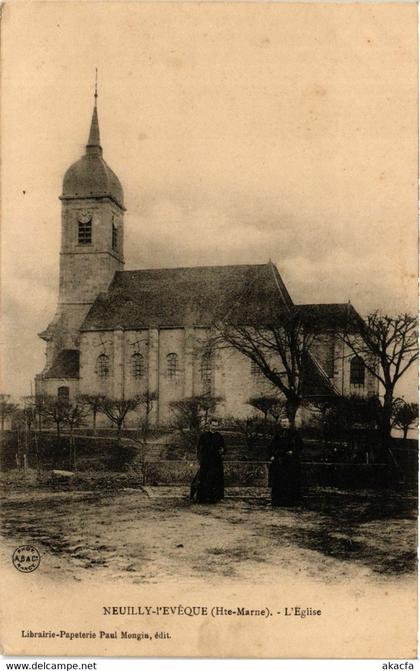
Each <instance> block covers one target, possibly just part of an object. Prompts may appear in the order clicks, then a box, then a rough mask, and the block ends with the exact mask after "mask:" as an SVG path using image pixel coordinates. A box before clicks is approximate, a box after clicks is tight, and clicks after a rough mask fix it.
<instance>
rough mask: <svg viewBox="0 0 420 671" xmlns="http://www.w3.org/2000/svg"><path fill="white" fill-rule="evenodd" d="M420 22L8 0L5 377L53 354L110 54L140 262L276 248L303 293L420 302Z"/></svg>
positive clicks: (227, 256) (233, 7)
mask: <svg viewBox="0 0 420 671" xmlns="http://www.w3.org/2000/svg"><path fill="white" fill-rule="evenodd" d="M416 26H417V19H416V6H415V4H414V3H413V4H400V5H398V4H384V5H381V4H379V5H375V4H341V5H339V4H314V5H308V4H271V3H269V4H266V3H262V4H259V5H255V4H252V3H249V4H247V3H237V4H224V3H223V4H209V3H197V4H193V3H191V4H186V3H185V4H184V3H172V4H169V3H159V4H149V3H136V2H131V3H125V2H115V3H112V2H107V3H102V2H83V3H78V2H71V3H63V2H60V3H58V2H57V3H55V2H36V1H34V2H30V3H26V2H22V3H11V4H8V3H6V5H3V12H2V46H1V50H2V53H1V57H2V82H1V88H2V96H1V136H2V166H1V196H2V197H1V224H2V229H1V252H2V257H1V299H2V325H3V326H2V361H3V363H2V375H1V390H2V391H4V392H6V393H11V394H12V395H14V396H20V395H22V394H28V393H29V392H30V383H31V380H33V377H34V375H35V374H36V373H38V372H40V371H41V370H42V368H43V365H44V348H45V343H43V341H41V340H40V339H39V338H38V337H37V333H39V332H40V331H42V330H43V329H45V328H46V326H47V325H48V323H49V322H50V321H51V319H52V317H53V314H54V311H55V307H56V301H57V286H58V263H59V248H60V225H61V220H60V216H61V215H60V208H61V203H60V201H59V199H58V196H59V195H60V192H61V185H62V178H63V175H64V172H65V170H66V169H67V168H68V167H69V165H70V164H71V163H72V162H74V161H76V160H77V159H78V158H79V157H80V156H81V155H82V154H83V153H84V145H85V144H86V141H87V137H88V131H89V124H90V118H91V113H92V104H93V84H94V72H95V68H96V67H97V68H98V71H99V98H98V110H99V123H100V130H101V141H102V146H103V149H104V158H105V160H106V161H107V162H108V164H109V165H110V166H111V167H112V169H113V170H114V172H116V173H117V175H118V176H119V178H120V181H121V183H122V185H123V188H124V192H125V204H126V207H127V213H126V217H125V258H126V268H127V269H133V268H148V267H169V266H193V265H220V264H230V263H265V262H267V261H268V260H269V259H271V260H272V261H273V262H274V263H276V265H277V267H278V269H279V272H280V274H281V275H282V277H283V280H284V281H285V283H286V286H287V287H288V290H289V293H290V294H291V296H292V298H293V300H294V301H295V302H296V303H312V302H316V303H318V302H347V301H348V300H351V302H352V303H353V305H354V306H355V307H356V309H357V310H358V311H359V312H360V313H361V314H366V313H367V312H369V311H371V310H373V309H380V310H384V311H387V312H391V313H396V312H401V311H410V312H413V311H416V309H417V107H416V104H417V103H416V100H417V60H416V59H417V56H416V50H417V46H416V34H417V27H416ZM405 385H406V386H405V388H404V393H405V392H407V393H408V396H411V397H413V396H414V395H415V391H414V390H415V371H413V373H412V375H411V376H410V377H409V378H408V381H406V383H405Z"/></svg>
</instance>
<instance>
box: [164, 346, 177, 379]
mask: <svg viewBox="0 0 420 671" xmlns="http://www.w3.org/2000/svg"><path fill="white" fill-rule="evenodd" d="M166 366H167V371H168V377H169V378H174V377H176V374H177V372H178V355H177V354H175V352H171V353H170V354H168V355H167V357H166Z"/></svg>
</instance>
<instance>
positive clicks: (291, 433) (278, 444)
mask: <svg viewBox="0 0 420 671" xmlns="http://www.w3.org/2000/svg"><path fill="white" fill-rule="evenodd" d="M270 447H271V465H270V485H271V503H272V505H273V506H294V505H296V504H298V503H301V502H302V492H301V469H300V454H301V452H302V449H303V441H302V438H301V437H300V435H299V433H298V431H297V430H296V429H295V428H290V429H283V430H279V431H277V432H276V434H275V435H274V437H273V440H272V441H271V446H270Z"/></svg>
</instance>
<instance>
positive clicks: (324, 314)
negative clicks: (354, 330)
mask: <svg viewBox="0 0 420 671" xmlns="http://www.w3.org/2000/svg"><path fill="white" fill-rule="evenodd" d="M294 309H295V310H297V311H298V312H299V313H301V316H302V319H303V320H304V321H305V322H307V324H308V326H311V327H313V328H314V330H318V329H319V330H321V331H328V330H341V329H345V328H350V326H351V325H355V324H357V323H358V322H362V318H361V317H360V315H359V313H358V312H357V311H356V310H355V309H354V307H353V306H352V305H351V303H318V304H316V303H315V304H310V305H296V306H295V308H294Z"/></svg>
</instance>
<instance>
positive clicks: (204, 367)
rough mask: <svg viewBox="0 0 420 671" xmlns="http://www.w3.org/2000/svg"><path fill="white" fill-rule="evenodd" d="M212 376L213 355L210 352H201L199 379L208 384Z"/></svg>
mask: <svg viewBox="0 0 420 671" xmlns="http://www.w3.org/2000/svg"><path fill="white" fill-rule="evenodd" d="M212 377H213V357H212V355H211V354H203V356H202V357H201V381H202V382H203V383H204V384H205V385H210V384H211V381H212Z"/></svg>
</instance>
